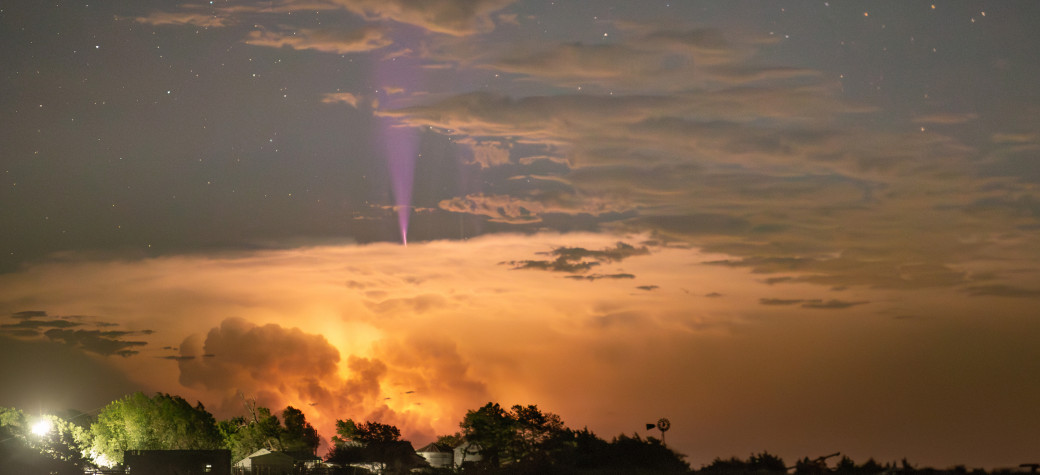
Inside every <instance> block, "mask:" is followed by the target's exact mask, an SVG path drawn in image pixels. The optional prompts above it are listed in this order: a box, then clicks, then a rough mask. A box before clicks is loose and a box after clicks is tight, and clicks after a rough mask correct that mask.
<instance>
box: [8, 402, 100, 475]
mask: <svg viewBox="0 0 1040 475" xmlns="http://www.w3.org/2000/svg"><path fill="white" fill-rule="evenodd" d="M36 424H43V426H41V427H42V429H41V430H42V431H39V432H38V430H37V429H36V428H34V427H33V426H34V425H36ZM0 442H2V443H0V467H3V468H4V469H7V470H14V468H15V467H17V466H19V465H25V466H27V467H28V466H31V467H33V468H34V469H36V470H39V471H41V472H51V473H82V472H83V468H84V467H87V466H89V465H90V463H89V461H88V460H87V459H86V458H85V457H84V446H85V444H86V442H87V432H86V430H85V429H84V428H83V427H80V426H78V425H76V424H74V423H72V422H70V421H69V420H67V419H63V418H61V417H57V416H53V415H45V416H41V417H38V418H31V417H29V416H28V415H26V414H25V413H24V412H22V411H21V410H18V409H14V408H0ZM27 469H28V468H27Z"/></svg>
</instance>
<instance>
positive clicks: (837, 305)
mask: <svg viewBox="0 0 1040 475" xmlns="http://www.w3.org/2000/svg"><path fill="white" fill-rule="evenodd" d="M868 303H870V302H866V301H860V302H844V301H841V300H827V301H824V300H819V299H813V300H806V301H805V303H803V304H802V308H817V309H842V308H849V307H855V306H856V305H865V304H868Z"/></svg>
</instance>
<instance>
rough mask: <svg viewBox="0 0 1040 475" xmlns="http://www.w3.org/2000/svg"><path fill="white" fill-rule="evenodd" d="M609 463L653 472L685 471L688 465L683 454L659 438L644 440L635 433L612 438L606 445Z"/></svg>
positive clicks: (687, 469)
mask: <svg viewBox="0 0 1040 475" xmlns="http://www.w3.org/2000/svg"><path fill="white" fill-rule="evenodd" d="M608 451H609V457H608V460H609V461H610V465H608V466H613V467H627V468H629V469H639V470H645V471H650V472H653V473H667V472H687V471H689V470H690V465H689V464H688V463H686V462H685V461H684V460H683V457H684V456H683V455H682V454H679V453H676V452H675V451H673V450H672V449H669V448H668V447H666V446H665V445H664V444H662V443H661V441H660V440H657V439H655V438H653V437H647V438H646V439H645V440H644V439H641V438H640V437H639V434H635V435H633V436H632V437H626V436H625V435H624V434H622V435H619V436H617V437H615V438H614V440H613V441H612V442H611V443H610V446H609V447H608Z"/></svg>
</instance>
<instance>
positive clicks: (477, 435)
mask: <svg viewBox="0 0 1040 475" xmlns="http://www.w3.org/2000/svg"><path fill="white" fill-rule="evenodd" d="M459 426H460V427H461V428H462V433H463V434H464V435H465V437H466V440H468V441H469V442H471V443H474V444H477V445H479V446H480V454H481V456H482V457H483V462H484V464H486V465H489V466H491V467H496V468H497V467H499V466H500V464H501V459H502V458H503V456H505V457H508V455H509V453H510V447H511V446H512V444H513V443H514V441H515V440H516V437H517V424H516V420H514V419H513V418H512V417H511V416H510V414H509V413H508V412H506V410H505V409H502V406H499V405H498V403H490V402H489V403H487V404H485V405H484V406H483V407H481V408H480V409H477V410H475V411H473V410H471V411H467V412H466V417H465V418H463V419H462V422H461V423H459Z"/></svg>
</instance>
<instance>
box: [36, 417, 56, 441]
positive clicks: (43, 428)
mask: <svg viewBox="0 0 1040 475" xmlns="http://www.w3.org/2000/svg"><path fill="white" fill-rule="evenodd" d="M53 428H54V423H53V422H51V420H50V419H46V418H42V419H40V420H38V421H36V423H35V424H33V426H32V429H31V430H32V433H33V434H35V435H37V436H40V437H43V436H45V435H47V434H49V433H50V432H51V429H53Z"/></svg>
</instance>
